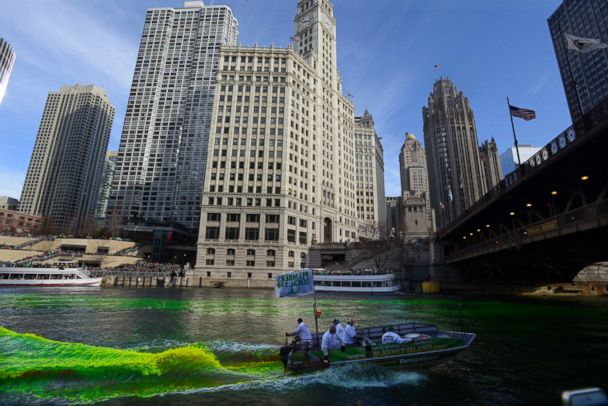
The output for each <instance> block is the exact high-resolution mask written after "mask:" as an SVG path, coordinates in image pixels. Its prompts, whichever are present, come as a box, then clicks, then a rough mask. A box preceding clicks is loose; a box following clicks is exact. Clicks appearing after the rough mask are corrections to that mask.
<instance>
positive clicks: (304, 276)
mask: <svg viewBox="0 0 608 406" xmlns="http://www.w3.org/2000/svg"><path fill="white" fill-rule="evenodd" d="M274 282H275V285H274V293H275V294H276V296H277V297H278V298H281V297H293V296H306V295H312V294H313V293H315V287H314V285H313V279H312V269H302V270H300V271H298V272H291V273H287V274H284V275H278V276H277V277H276V278H274Z"/></svg>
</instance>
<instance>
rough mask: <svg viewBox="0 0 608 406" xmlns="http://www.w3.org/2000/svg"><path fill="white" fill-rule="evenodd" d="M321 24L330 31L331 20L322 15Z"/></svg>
mask: <svg viewBox="0 0 608 406" xmlns="http://www.w3.org/2000/svg"><path fill="white" fill-rule="evenodd" d="M321 23H322V24H323V25H324V26H325V28H327V30H328V31H330V32H331V31H332V28H333V27H332V23H331V19H330V18H329V17H328V16H327V15H326V14H323V15H322V17H321Z"/></svg>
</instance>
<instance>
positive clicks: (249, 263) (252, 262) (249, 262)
mask: <svg viewBox="0 0 608 406" xmlns="http://www.w3.org/2000/svg"><path fill="white" fill-rule="evenodd" d="M247 266H255V261H247Z"/></svg>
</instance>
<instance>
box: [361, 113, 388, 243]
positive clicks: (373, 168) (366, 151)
mask: <svg viewBox="0 0 608 406" xmlns="http://www.w3.org/2000/svg"><path fill="white" fill-rule="evenodd" d="M355 168H356V171H357V172H356V178H355V180H356V187H357V191H356V194H357V201H356V203H357V216H358V217H359V235H360V236H361V237H365V238H370V239H374V240H375V239H380V238H382V237H386V236H387V233H388V230H387V228H386V198H385V195H384V149H383V148H382V143H381V142H380V137H378V134H377V133H376V130H375V128H374V118H373V117H372V115H371V114H369V112H368V111H367V110H365V113H364V114H363V115H362V116H360V117H355Z"/></svg>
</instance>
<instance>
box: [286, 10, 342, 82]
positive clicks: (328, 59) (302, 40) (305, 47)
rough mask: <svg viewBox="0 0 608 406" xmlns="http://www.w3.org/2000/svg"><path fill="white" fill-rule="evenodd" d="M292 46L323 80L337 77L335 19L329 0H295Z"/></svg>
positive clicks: (331, 80) (326, 80)
mask: <svg viewBox="0 0 608 406" xmlns="http://www.w3.org/2000/svg"><path fill="white" fill-rule="evenodd" d="M293 40H294V50H295V51H296V52H297V53H298V54H299V55H300V56H302V57H303V58H305V59H307V60H308V59H309V58H310V57H312V58H313V59H314V62H312V61H309V62H311V64H312V65H313V66H314V68H315V69H316V70H317V72H318V73H319V76H321V77H322V78H323V81H324V82H326V83H327V84H330V85H332V87H333V85H334V84H335V83H336V80H338V74H337V52H336V20H335V18H334V8H333V6H332V4H331V3H330V2H329V0H298V12H297V14H296V18H295V35H294V37H293Z"/></svg>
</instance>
